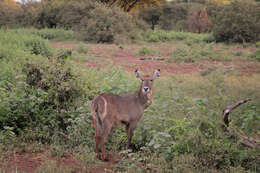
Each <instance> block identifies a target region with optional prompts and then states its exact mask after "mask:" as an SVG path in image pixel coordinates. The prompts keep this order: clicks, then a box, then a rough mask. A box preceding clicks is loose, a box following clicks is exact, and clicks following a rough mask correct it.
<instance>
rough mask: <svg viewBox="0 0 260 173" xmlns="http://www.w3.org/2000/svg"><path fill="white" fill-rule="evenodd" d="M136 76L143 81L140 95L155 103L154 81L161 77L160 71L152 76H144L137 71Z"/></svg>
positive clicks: (156, 71)
mask: <svg viewBox="0 0 260 173" xmlns="http://www.w3.org/2000/svg"><path fill="white" fill-rule="evenodd" d="M135 75H136V77H137V78H139V79H140V80H141V81H142V82H141V86H140V90H139V95H141V96H142V97H144V98H147V99H148V100H149V101H150V102H153V100H152V96H153V81H154V79H155V78H157V77H159V76H160V69H158V70H155V71H154V73H153V75H152V76H142V75H141V74H140V72H139V70H136V71H135Z"/></svg>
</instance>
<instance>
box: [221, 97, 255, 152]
mask: <svg viewBox="0 0 260 173" xmlns="http://www.w3.org/2000/svg"><path fill="white" fill-rule="evenodd" d="M248 101H250V99H249V98H246V99H244V100H240V101H239V102H237V103H236V104H233V105H230V106H228V107H227V108H226V109H224V110H223V114H222V120H223V122H224V125H223V126H222V127H223V129H224V131H225V132H227V133H230V132H229V130H228V127H229V123H230V122H231V120H230V119H229V114H230V112H231V111H232V110H234V109H235V108H237V107H238V106H240V105H242V104H244V103H246V102H248ZM239 137H240V139H242V141H241V144H242V145H244V146H247V147H249V148H255V147H257V146H258V147H259V142H260V141H259V140H257V139H254V138H249V137H247V136H244V135H239Z"/></svg>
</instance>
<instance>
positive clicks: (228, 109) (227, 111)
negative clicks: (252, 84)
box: [222, 98, 250, 127]
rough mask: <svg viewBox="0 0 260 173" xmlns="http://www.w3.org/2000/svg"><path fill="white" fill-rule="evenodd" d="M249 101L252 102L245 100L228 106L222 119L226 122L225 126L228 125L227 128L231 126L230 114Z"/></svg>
mask: <svg viewBox="0 0 260 173" xmlns="http://www.w3.org/2000/svg"><path fill="white" fill-rule="evenodd" d="M248 101H250V99H249V98H246V99H244V100H240V101H239V102H237V103H236V104H233V105H230V106H228V107H227V108H226V109H224V110H223V114H222V119H223V121H224V123H225V125H226V126H227V127H228V126H229V122H230V121H229V119H228V115H229V113H230V112H231V111H232V110H233V109H235V108H237V107H238V106H240V105H242V104H244V103H246V102H248Z"/></svg>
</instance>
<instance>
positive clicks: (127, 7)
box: [99, 0, 165, 12]
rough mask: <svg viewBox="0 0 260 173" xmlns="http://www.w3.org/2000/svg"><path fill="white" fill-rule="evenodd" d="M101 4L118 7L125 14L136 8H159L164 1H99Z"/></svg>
mask: <svg viewBox="0 0 260 173" xmlns="http://www.w3.org/2000/svg"><path fill="white" fill-rule="evenodd" d="M99 1H100V2H102V3H107V4H109V5H118V6H119V7H121V8H122V9H123V10H124V11H126V12H131V11H132V10H135V9H137V8H144V7H149V6H153V7H154V6H160V4H161V3H162V2H164V1H165V0H99Z"/></svg>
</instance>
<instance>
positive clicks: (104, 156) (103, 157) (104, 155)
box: [101, 154, 109, 161]
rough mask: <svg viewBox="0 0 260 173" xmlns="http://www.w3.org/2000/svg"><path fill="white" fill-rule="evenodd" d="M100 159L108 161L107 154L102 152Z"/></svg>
mask: <svg viewBox="0 0 260 173" xmlns="http://www.w3.org/2000/svg"><path fill="white" fill-rule="evenodd" d="M101 160H103V161H108V160H109V157H108V154H102V159H101Z"/></svg>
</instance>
